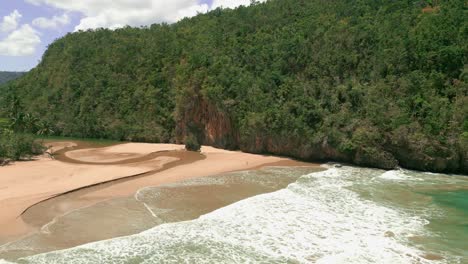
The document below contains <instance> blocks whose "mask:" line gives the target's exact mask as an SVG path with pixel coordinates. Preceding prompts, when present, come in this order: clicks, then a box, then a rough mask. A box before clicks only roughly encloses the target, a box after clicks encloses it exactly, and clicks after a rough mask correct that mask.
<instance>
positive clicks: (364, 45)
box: [0, 0, 468, 173]
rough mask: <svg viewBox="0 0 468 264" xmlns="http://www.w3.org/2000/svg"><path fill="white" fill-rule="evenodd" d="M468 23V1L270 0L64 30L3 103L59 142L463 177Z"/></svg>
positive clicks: (6, 90)
mask: <svg viewBox="0 0 468 264" xmlns="http://www.w3.org/2000/svg"><path fill="white" fill-rule="evenodd" d="M467 24H468V18H467V9H466V6H465V3H464V1H463V0H449V1H431V2H429V1H393V0H353V1H343V0H330V1H320V0H308V1H303V0H270V1H268V2H266V3H261V4H260V3H254V4H253V5H251V6H249V7H239V8H237V9H235V10H229V9H227V10H222V9H217V10H214V11H212V12H210V13H208V14H202V15H198V16H196V17H193V18H190V19H184V20H182V21H180V22H178V23H175V24H171V25H167V24H161V25H159V24H155V25H152V26H150V27H143V28H131V27H126V28H123V29H117V30H114V31H112V30H107V29H98V30H92V31H86V32H82V31H80V32H76V33H72V34H68V35H67V36H65V37H63V38H61V39H59V40H57V41H56V42H54V43H53V44H51V45H50V46H49V48H48V50H47V52H46V53H45V55H44V56H43V59H42V61H41V63H40V64H39V66H38V67H36V68H35V69H33V70H32V71H30V72H29V73H27V74H26V75H25V76H24V77H22V78H20V79H19V80H16V81H14V82H12V83H9V84H8V85H6V86H3V87H2V88H0V89H2V92H1V95H0V96H1V97H2V98H0V100H2V105H3V106H4V108H5V111H7V112H8V111H9V112H10V113H11V112H12V111H13V110H14V109H13V108H12V106H13V103H14V102H16V104H17V105H16V107H17V108H16V110H14V111H20V112H21V113H23V114H26V113H29V114H32V115H34V116H35V117H36V118H38V119H40V120H42V121H44V122H47V123H48V124H51V125H52V126H53V128H51V129H52V130H53V131H54V132H55V133H56V134H58V135H62V136H75V137H98V138H109V139H118V140H131V141H148V142H181V141H184V139H185V138H192V139H193V137H195V139H196V141H197V142H200V143H204V144H211V145H214V146H220V147H224V148H233V149H242V150H244V151H249V152H255V153H273V154H281V155H288V156H292V157H296V158H301V159H305V160H328V159H332V160H338V161H346V162H352V163H355V164H359V165H366V166H375V167H381V168H393V167H395V166H396V165H398V164H399V165H401V166H404V167H408V168H413V169H421V170H431V171H446V172H465V173H466V172H468V143H467V141H468V120H467V116H468V97H467V93H468V68H467V45H468V39H467V35H468V27H467ZM15 100H16V101H15Z"/></svg>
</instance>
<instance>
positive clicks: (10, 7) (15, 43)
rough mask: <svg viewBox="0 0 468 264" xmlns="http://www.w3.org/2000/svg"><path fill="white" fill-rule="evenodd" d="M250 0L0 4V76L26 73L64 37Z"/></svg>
mask: <svg viewBox="0 0 468 264" xmlns="http://www.w3.org/2000/svg"><path fill="white" fill-rule="evenodd" d="M249 3H250V0H0V71H27V70H30V69H31V68H33V67H35V66H36V65H37V64H38V62H39V61H40V59H41V57H42V54H43V53H44V51H45V50H46V49H47V46H48V45H49V44H50V43H52V42H53V41H54V40H55V39H57V38H60V37H62V36H64V35H65V34H67V33H68V32H73V31H76V30H87V29H94V28H100V27H104V28H110V29H115V28H119V27H123V26H126V25H130V26H142V25H150V24H153V23H161V22H168V23H173V22H176V21H178V20H180V19H182V18H184V17H190V16H194V15H196V14H197V13H203V12H207V11H209V10H211V9H214V8H217V7H223V8H234V7H237V6H239V5H248V4H249Z"/></svg>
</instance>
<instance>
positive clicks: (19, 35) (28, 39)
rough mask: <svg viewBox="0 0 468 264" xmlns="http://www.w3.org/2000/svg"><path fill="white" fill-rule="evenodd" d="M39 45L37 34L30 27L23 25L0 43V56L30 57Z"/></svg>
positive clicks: (39, 40)
mask: <svg viewBox="0 0 468 264" xmlns="http://www.w3.org/2000/svg"><path fill="white" fill-rule="evenodd" d="M40 43H41V39H40V38H39V33H38V32H37V31H35V30H34V29H33V28H32V27H31V26H30V25H28V24H25V25H23V26H21V27H20V28H19V29H17V30H15V31H13V32H11V33H10V34H9V35H8V36H7V37H6V38H5V39H3V40H1V41H0V55H5V56H27V55H32V54H34V53H35V52H36V47H37V45H39V44H40Z"/></svg>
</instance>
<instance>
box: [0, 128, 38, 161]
mask: <svg viewBox="0 0 468 264" xmlns="http://www.w3.org/2000/svg"><path fill="white" fill-rule="evenodd" d="M43 151H44V147H43V146H42V145H41V144H39V143H38V142H37V141H36V140H35V138H34V137H33V136H32V135H27V134H16V133H13V131H11V130H7V129H4V130H2V131H0V161H3V160H6V159H11V160H20V159H24V158H29V157H31V156H32V155H38V154H40V153H42V152H43Z"/></svg>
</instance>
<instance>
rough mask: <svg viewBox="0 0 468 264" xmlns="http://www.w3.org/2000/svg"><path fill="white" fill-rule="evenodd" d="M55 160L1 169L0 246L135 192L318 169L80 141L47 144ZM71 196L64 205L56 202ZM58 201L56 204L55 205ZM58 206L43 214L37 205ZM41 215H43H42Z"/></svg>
mask: <svg viewBox="0 0 468 264" xmlns="http://www.w3.org/2000/svg"><path fill="white" fill-rule="evenodd" d="M49 145H50V147H51V148H50V151H51V152H54V153H58V155H57V156H56V159H53V156H48V155H43V156H41V157H37V158H36V159H35V160H34V161H28V162H17V163H14V164H12V165H9V166H6V167H0V190H2V191H1V192H0V244H4V243H8V242H10V241H13V240H16V239H19V238H21V237H23V236H25V235H28V234H30V233H32V232H35V231H37V230H39V229H40V228H41V227H42V226H43V225H45V224H47V223H48V222H50V221H52V219H53V218H54V217H56V216H59V215H61V214H65V213H67V212H69V211H72V210H76V209H79V208H83V207H87V206H91V205H93V204H96V203H99V202H102V201H105V200H108V199H114V198H119V197H126V196H131V195H133V194H134V193H136V192H137V191H138V190H139V189H141V188H144V187H148V186H159V185H163V184H168V183H174V182H179V181H183V180H187V179H191V178H198V177H207V176H214V175H217V174H222V173H227V172H233V171H242V170H256V169H260V168H262V167H265V166H311V167H313V166H318V164H313V163H304V162H299V161H295V160H291V159H288V158H282V157H275V156H265V155H256V154H248V153H243V152H238V151H226V150H221V149H216V148H213V147H202V150H201V152H200V153H196V152H187V151H185V150H184V146H183V145H174V144H148V143H124V144H115V145H111V146H98V147H96V146H94V147H93V146H92V145H89V144H83V142H79V141H57V142H50V143H49ZM64 194H72V195H70V196H69V197H67V201H66V202H64V201H59V199H58V198H59V197H62V196H64ZM55 200H57V201H55ZM45 201H48V202H49V203H50V202H52V203H56V204H54V206H53V208H54V209H53V210H49V211H44V210H42V208H41V207H40V206H38V205H40V204H41V203H44V202H45ZM41 210H42V211H41Z"/></svg>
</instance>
